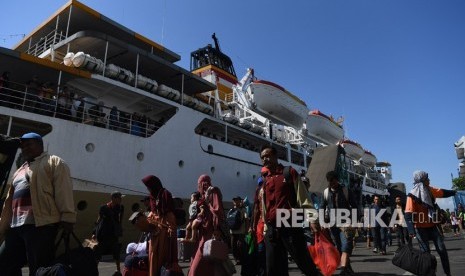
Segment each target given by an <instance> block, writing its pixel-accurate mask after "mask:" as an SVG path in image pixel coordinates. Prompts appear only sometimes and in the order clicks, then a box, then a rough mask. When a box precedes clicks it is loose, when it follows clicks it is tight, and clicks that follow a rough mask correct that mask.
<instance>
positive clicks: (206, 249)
mask: <svg viewBox="0 0 465 276" xmlns="http://www.w3.org/2000/svg"><path fill="white" fill-rule="evenodd" d="M228 253H229V248H228V245H227V244H226V243H225V242H223V241H218V240H213V239H211V240H208V241H206V242H205V243H204V245H203V257H204V258H205V259H209V260H214V261H220V262H223V261H226V260H227V259H228Z"/></svg>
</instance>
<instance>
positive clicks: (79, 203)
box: [77, 200, 87, 211]
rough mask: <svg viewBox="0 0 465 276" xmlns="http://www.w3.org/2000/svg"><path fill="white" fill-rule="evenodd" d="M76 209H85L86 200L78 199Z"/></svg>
mask: <svg viewBox="0 0 465 276" xmlns="http://www.w3.org/2000/svg"><path fill="white" fill-rule="evenodd" d="M77 209H78V210H79V211H84V210H85V209H87V201H85V200H81V201H79V202H78V204H77Z"/></svg>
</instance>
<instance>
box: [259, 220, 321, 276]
mask: <svg viewBox="0 0 465 276" xmlns="http://www.w3.org/2000/svg"><path fill="white" fill-rule="evenodd" d="M265 248H266V271H267V275H268V276H275V275H276V276H285V275H289V271H288V259H287V253H288V252H289V254H290V255H291V257H292V259H294V261H295V262H296V264H297V266H298V267H299V269H300V270H301V271H302V273H304V274H305V275H307V276H316V275H319V274H318V273H319V272H318V270H317V268H316V266H315V263H314V262H313V260H312V257H311V256H310V252H309V251H308V249H307V242H306V240H305V236H304V231H303V229H302V228H301V227H299V228H292V227H280V228H276V227H273V226H271V225H267V231H266V233H265Z"/></svg>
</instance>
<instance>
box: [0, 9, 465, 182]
mask: <svg viewBox="0 0 465 276" xmlns="http://www.w3.org/2000/svg"><path fill="white" fill-rule="evenodd" d="M82 2H83V3H84V4H86V5H88V6H90V7H91V8H93V9H95V10H97V11H99V12H100V13H102V14H104V15H105V16H107V17H109V18H111V19H113V20H115V21H116V22H119V23H120V24H122V25H124V26H126V27H128V28H130V29H132V30H133V31H136V32H138V33H140V34H142V35H144V36H146V37H148V38H150V39H152V40H154V41H156V42H158V43H160V44H162V45H164V46H165V47H167V48H168V49H170V50H172V51H174V52H176V53H178V54H180V55H181V57H182V59H181V61H180V62H179V63H178V65H180V66H182V67H184V68H187V69H188V67H189V58H190V52H191V51H193V50H196V49H197V48H200V47H203V46H205V45H206V44H208V43H212V40H211V34H212V33H213V32H216V34H217V37H218V38H219V41H220V46H221V49H222V51H223V52H225V53H226V54H228V55H229V56H230V57H231V58H232V60H233V62H234V63H235V69H236V73H237V74H238V76H239V77H241V76H242V75H243V74H244V73H245V70H246V68H247V67H252V68H254V69H255V72H256V75H257V76H258V77H259V78H261V79H265V80H269V81H273V82H275V83H277V84H279V85H281V86H283V87H285V88H286V89H287V90H289V91H291V92H293V93H295V94H296V95H297V96H299V97H300V98H302V99H303V100H304V101H305V102H306V103H307V105H308V106H309V107H310V109H320V110H321V111H322V112H324V113H327V114H332V115H334V116H335V117H337V116H340V115H342V116H344V118H345V123H344V125H345V129H346V135H347V136H348V137H349V138H350V139H353V140H356V141H358V142H359V143H360V144H361V145H362V146H363V147H364V148H365V149H367V150H370V151H371V152H373V153H374V154H375V155H376V156H377V158H378V160H382V161H389V162H390V163H391V164H392V169H393V174H394V179H393V180H394V181H400V182H404V183H406V184H407V189H410V188H411V187H412V185H411V182H412V172H413V171H414V170H416V169H422V170H425V171H427V172H429V174H430V178H431V182H432V185H434V186H437V187H442V188H450V187H451V173H453V174H454V177H456V176H457V167H458V160H457V158H456V156H455V151H454V147H453V143H454V142H456V141H457V140H458V139H459V138H460V137H461V136H462V135H465V128H464V124H463V123H464V115H465V1H462V0H447V1H439V0H436V1H431V0H408V1H406V0H339V1H332V0H318V1H317V0H305V1H304V0H295V1H291V2H292V4H289V3H291V2H289V1H257V0H256V1H244V0H237V1H218V0H197V1H180V0H171V1H168V0H140V1H139V0H138V1H127V0H126V1H120V0H112V1H103V0H98V1H97V0H83V1H82ZM44 3H46V4H44ZM65 3H66V1H58V0H47V1H36V0H18V1H5V3H2V11H3V12H2V16H1V17H0V46H3V47H11V46H13V45H14V44H15V43H16V42H18V41H19V39H20V37H14V36H13V37H10V35H14V34H22V33H25V34H27V33H29V32H30V31H32V30H33V29H34V28H35V27H36V26H37V25H38V24H40V23H41V22H42V21H43V20H45V19H46V18H48V17H49V16H50V15H51V14H52V13H53V12H54V11H55V10H57V9H58V8H59V7H61V6H62V5H64V4H65Z"/></svg>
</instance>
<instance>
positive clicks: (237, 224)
mask: <svg viewBox="0 0 465 276" xmlns="http://www.w3.org/2000/svg"><path fill="white" fill-rule="evenodd" d="M226 223H227V224H228V226H229V228H231V230H238V229H239V228H241V225H242V212H241V209H240V208H233V209H231V210H229V212H228V215H227V216H226Z"/></svg>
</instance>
